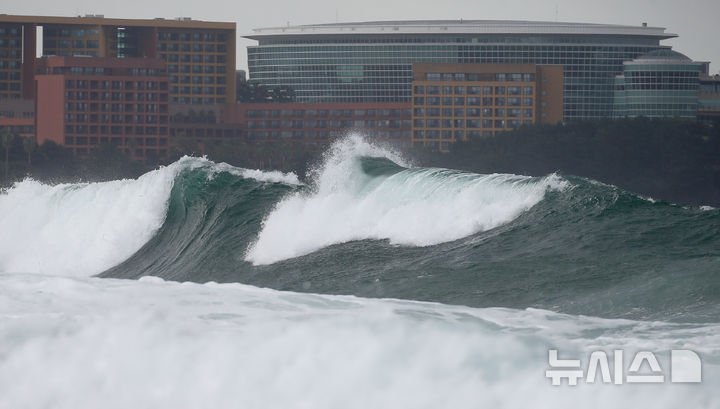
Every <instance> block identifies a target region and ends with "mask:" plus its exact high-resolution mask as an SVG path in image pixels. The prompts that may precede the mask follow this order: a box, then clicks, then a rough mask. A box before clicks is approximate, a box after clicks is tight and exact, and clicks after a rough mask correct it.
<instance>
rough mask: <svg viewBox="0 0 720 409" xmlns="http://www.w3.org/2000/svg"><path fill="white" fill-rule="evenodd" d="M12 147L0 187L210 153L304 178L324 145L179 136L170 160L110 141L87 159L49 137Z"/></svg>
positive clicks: (101, 177) (101, 174)
mask: <svg viewBox="0 0 720 409" xmlns="http://www.w3.org/2000/svg"><path fill="white" fill-rule="evenodd" d="M8 146H9V149H8V150H6V149H5V148H4V146H3V148H2V155H1V157H0V163H1V164H2V167H1V168H0V187H9V186H11V185H12V184H13V183H14V182H17V181H20V180H23V179H25V178H31V179H34V180H37V181H41V182H44V183H50V184H56V183H75V182H101V181H107V180H116V179H126V178H137V177H139V176H140V175H142V174H144V173H146V172H148V171H150V170H152V169H155V168H157V167H158V166H161V165H167V164H170V163H173V162H175V161H177V160H178V159H180V158H181V157H182V156H184V155H189V156H198V157H199V156H206V157H207V158H208V159H210V160H213V161H214V162H227V163H229V164H231V165H233V166H237V167H243V168H252V169H276V170H282V171H284V172H290V171H294V172H296V173H298V175H300V176H301V177H304V175H305V173H306V172H307V170H308V167H309V166H312V164H314V163H316V162H317V160H318V159H319V158H320V156H321V154H322V152H323V150H324V148H325V146H324V145H317V144H308V143H303V142H295V143H292V142H289V141H277V142H275V143H254V142H245V141H227V142H224V143H222V144H219V145H215V144H207V145H201V144H198V143H197V141H195V140H192V141H190V140H185V139H184V138H177V139H176V140H174V141H173V144H172V146H171V147H170V153H169V155H168V157H167V158H165V159H163V160H149V161H146V162H142V161H136V160H131V159H130V157H129V156H128V155H126V154H124V153H123V152H122V151H121V150H119V149H117V148H115V147H114V146H112V145H98V146H97V147H96V148H95V149H93V150H92V151H91V153H90V154H89V155H87V156H83V157H78V156H74V155H73V154H72V153H71V152H70V151H69V150H68V149H65V148H63V147H62V146H59V145H57V144H56V143H54V142H51V141H46V142H44V143H43V144H42V145H41V146H37V145H35V144H32V145H30V144H28V143H27V140H23V139H22V138H20V137H16V138H14V139H12V140H11V141H10V143H9V144H8ZM6 155H7V158H8V159H9V160H7V161H6V160H5V157H6ZM6 171H7V177H6V173H5V172H6Z"/></svg>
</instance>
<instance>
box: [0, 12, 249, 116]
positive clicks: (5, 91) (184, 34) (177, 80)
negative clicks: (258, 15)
mask: <svg viewBox="0 0 720 409" xmlns="http://www.w3.org/2000/svg"><path fill="white" fill-rule="evenodd" d="M235 31H236V30H235V23H218V22H206V21H197V20H192V19H190V18H179V19H174V20H165V19H154V20H137V19H112V18H104V17H103V16H100V15H88V16H85V17H45V16H13V15H0V99H3V98H5V99H8V98H9V99H20V98H26V99H31V98H34V93H35V90H34V79H33V75H34V73H35V64H36V56H37V55H38V54H40V55H43V56H52V55H56V56H66V57H71V56H90V57H107V58H147V59H160V60H163V61H165V62H167V71H168V75H169V76H170V82H171V84H172V85H171V86H170V90H169V91H170V99H171V102H172V103H177V104H195V105H198V104H224V103H228V102H234V101H235ZM38 39H39V40H40V43H41V44H42V48H41V50H38V49H37V46H36V43H37V42H38ZM38 51H40V52H38Z"/></svg>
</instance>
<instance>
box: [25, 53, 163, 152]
mask: <svg viewBox="0 0 720 409" xmlns="http://www.w3.org/2000/svg"><path fill="white" fill-rule="evenodd" d="M35 78H36V84H37V85H36V86H37V99H36V109H35V118H36V124H37V129H36V132H37V143H38V144H42V143H43V142H44V141H45V140H51V141H53V142H55V143H57V144H58V145H63V146H65V147H67V148H69V149H71V150H72V151H73V153H75V154H80V155H84V154H87V153H89V151H90V149H92V148H94V147H95V146H97V145H100V144H111V145H114V146H117V147H118V148H120V149H122V150H123V151H124V152H125V153H127V154H129V155H130V156H131V157H133V158H136V159H150V160H152V159H155V158H161V157H164V156H165V155H166V154H167V148H168V135H169V132H168V127H169V122H170V120H169V108H168V105H169V102H168V100H169V92H168V89H169V84H168V78H167V73H166V68H165V62H164V61H162V60H159V59H147V58H124V59H116V58H100V57H98V58H87V57H46V58H41V59H39V60H38V61H37V74H36V76H35Z"/></svg>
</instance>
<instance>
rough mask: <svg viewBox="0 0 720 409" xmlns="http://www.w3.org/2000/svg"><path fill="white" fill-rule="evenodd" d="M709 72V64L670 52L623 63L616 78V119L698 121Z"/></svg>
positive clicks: (652, 53) (648, 54)
mask: <svg viewBox="0 0 720 409" xmlns="http://www.w3.org/2000/svg"><path fill="white" fill-rule="evenodd" d="M706 70H707V68H706V63H704V62H698V61H693V60H691V59H690V58H688V57H686V56H685V55H683V54H680V53H678V52H675V51H672V50H667V49H660V50H655V51H651V52H649V53H647V54H645V55H642V56H640V57H638V58H636V59H634V60H632V61H626V62H624V63H623V71H622V74H621V75H618V76H617V77H616V78H615V116H616V117H623V116H628V117H634V116H646V117H678V118H692V119H694V118H696V117H697V111H698V94H699V91H700V74H702V73H704V72H705V71H706Z"/></svg>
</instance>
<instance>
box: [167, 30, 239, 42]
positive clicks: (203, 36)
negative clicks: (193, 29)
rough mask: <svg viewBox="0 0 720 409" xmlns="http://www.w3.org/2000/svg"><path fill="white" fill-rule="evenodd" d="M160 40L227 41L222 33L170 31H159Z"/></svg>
mask: <svg viewBox="0 0 720 409" xmlns="http://www.w3.org/2000/svg"><path fill="white" fill-rule="evenodd" d="M157 39H158V40H160V41H220V42H224V41H227V35H226V34H224V33H217V34H215V33H172V32H160V33H158V35H157Z"/></svg>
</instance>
